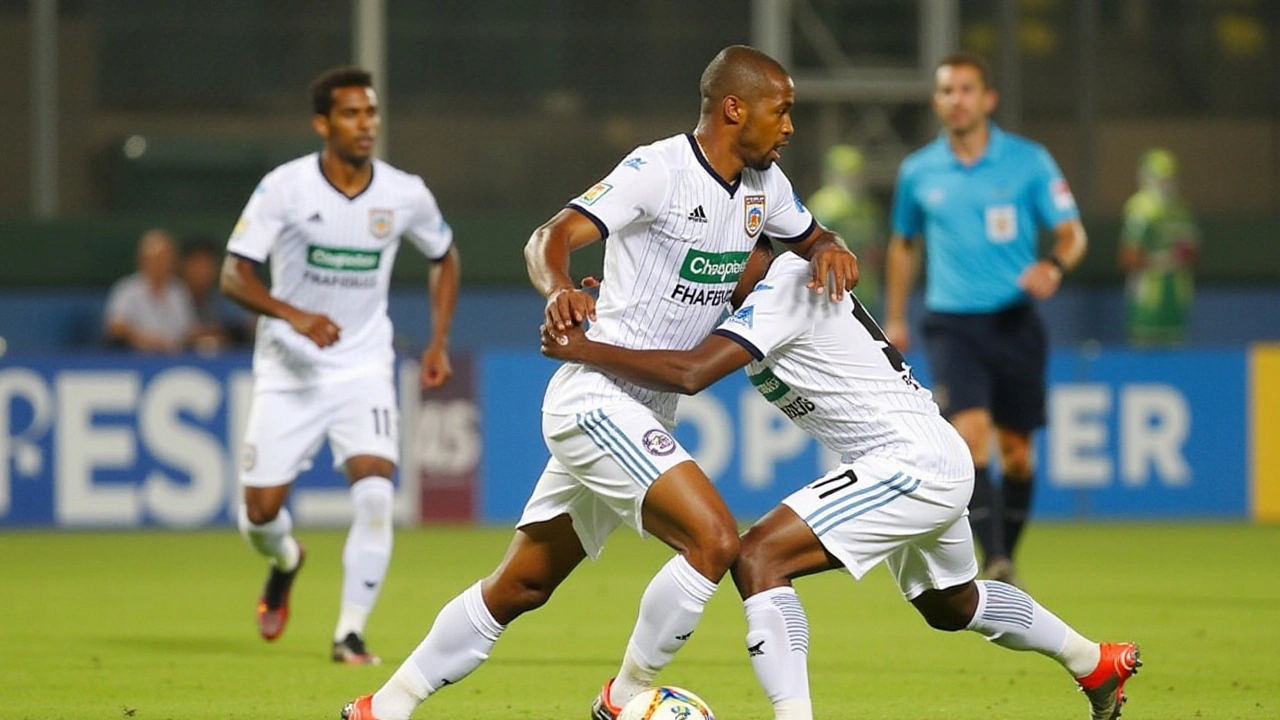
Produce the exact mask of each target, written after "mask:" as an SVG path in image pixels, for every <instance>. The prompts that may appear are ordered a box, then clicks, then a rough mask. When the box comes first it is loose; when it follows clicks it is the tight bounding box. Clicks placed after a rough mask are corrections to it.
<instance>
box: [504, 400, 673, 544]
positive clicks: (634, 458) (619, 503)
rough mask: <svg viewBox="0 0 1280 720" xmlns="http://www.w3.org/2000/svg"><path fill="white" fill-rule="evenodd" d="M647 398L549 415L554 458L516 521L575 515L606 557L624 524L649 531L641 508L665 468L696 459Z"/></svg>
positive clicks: (546, 426) (545, 425)
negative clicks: (646, 404) (608, 543)
mask: <svg viewBox="0 0 1280 720" xmlns="http://www.w3.org/2000/svg"><path fill="white" fill-rule="evenodd" d="M671 430H672V428H669V427H667V426H665V425H664V424H663V423H662V422H661V421H659V420H658V419H657V418H656V417H655V416H654V414H653V413H652V412H651V411H650V410H649V409H648V408H646V407H644V406H642V405H636V406H634V407H629V406H620V407H611V408H609V409H607V410H605V409H602V410H595V411H593V412H590V413H580V414H578V415H548V414H546V413H544V414H543V415H542V437H543V439H544V440H545V441H546V443H547V449H548V450H550V451H551V459H550V460H548V461H547V467H546V469H544V470H543V471H542V476H541V477H540V478H538V484H537V485H535V486H534V488H533V493H532V494H531V495H530V496H529V501H528V502H527V503H526V504H525V506H524V513H523V514H522V515H521V516H520V522H518V523H516V527H522V526H524V525H529V524H532V523H536V522H544V521H547V520H551V519H552V518H555V517H558V516H560V515H564V514H566V513H567V514H568V515H569V517H570V518H572V519H573V528H574V530H575V531H576V532H577V533H578V539H579V540H581V542H582V548H583V549H584V550H586V551H587V555H589V556H590V557H591V558H593V559H594V558H597V557H599V556H600V551H601V550H602V549H604V541H605V539H606V538H608V537H609V533H611V532H613V531H614V529H615V528H617V527H618V525H619V524H620V523H626V524H627V525H630V526H631V527H633V528H635V529H636V530H637V531H639V533H640V535H641V537H644V535H645V532H644V527H643V524H642V522H641V515H640V509H641V507H642V505H643V503H644V494H645V492H647V491H648V489H649V486H650V485H652V484H653V481H654V480H657V479H658V477H659V476H660V475H662V474H663V473H665V472H666V471H668V470H670V469H671V468H673V467H675V466H676V465H679V464H680V463H682V462H685V461H687V460H692V459H693V458H692V457H690V456H689V453H688V451H686V450H685V449H684V448H683V447H681V446H680V443H678V442H676V439H675V438H674V437H672V436H671Z"/></svg>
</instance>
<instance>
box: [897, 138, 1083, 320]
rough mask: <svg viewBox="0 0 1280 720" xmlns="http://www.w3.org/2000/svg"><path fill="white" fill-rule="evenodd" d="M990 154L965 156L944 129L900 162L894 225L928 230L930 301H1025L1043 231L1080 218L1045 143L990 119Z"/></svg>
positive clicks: (954, 304) (970, 309)
mask: <svg viewBox="0 0 1280 720" xmlns="http://www.w3.org/2000/svg"><path fill="white" fill-rule="evenodd" d="M988 127H989V128H990V139H989V141H988V143H987V151H986V153H985V154H984V155H983V156H982V157H981V158H979V159H978V161H977V162H975V163H974V164H973V165H965V164H963V163H961V162H960V159H959V158H957V157H956V154H955V153H954V152H953V151H952V150H951V144H950V142H949V141H948V140H947V136H946V133H945V132H944V133H942V134H941V135H939V137H938V139H937V140H934V141H933V142H931V143H929V144H928V145H926V146H924V147H923V148H920V149H919V150H917V151H915V152H914V153H912V154H911V155H909V156H908V157H907V159H906V160H904V161H903V162H902V167H901V168H900V169H899V171H898V184H897V187H896V189H895V190H894V196H893V231H894V232H895V233H896V234H898V235H901V236H902V237H903V238H906V239H907V240H914V239H915V238H917V237H920V236H923V237H924V239H925V242H926V243H928V246H927V253H926V254H927V256H928V261H927V266H926V269H927V271H928V280H927V285H926V288H925V306H927V307H928V308H929V309H930V310H933V311H936V312H949V313H986V312H994V311H997V310H1001V309H1003V308H1007V307H1010V306H1012V305H1016V304H1018V303H1022V302H1025V301H1026V300H1027V299H1028V296H1027V294H1026V293H1024V292H1023V291H1022V289H1021V288H1019V287H1018V276H1019V275H1021V274H1022V271H1023V270H1025V269H1026V268H1027V267H1028V266H1029V265H1031V264H1032V263H1034V262H1036V261H1037V259H1038V257H1039V252H1038V250H1039V240H1040V231H1041V230H1042V229H1044V230H1051V229H1053V228H1054V227H1056V226H1058V225H1059V224H1061V223H1063V222H1066V221H1069V220H1074V219H1076V218H1078V217H1080V212H1079V210H1077V209H1076V201H1075V198H1074V197H1072V195H1071V189H1070V188H1069V187H1067V181H1066V180H1065V179H1064V178H1063V177H1062V171H1061V170H1059V169H1058V164H1057V163H1055V162H1054V161H1053V158H1052V157H1051V156H1050V155H1049V151H1048V150H1045V148H1044V146H1043V145H1040V144H1039V143H1036V142H1032V141H1030V140H1028V139H1026V138H1024V137H1020V136H1018V135H1013V134H1011V133H1006V132H1004V131H1003V130H1001V129H1000V128H998V127H996V125H995V124H994V123H991V124H989V126H988Z"/></svg>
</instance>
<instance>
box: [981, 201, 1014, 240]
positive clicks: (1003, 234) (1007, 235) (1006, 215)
mask: <svg viewBox="0 0 1280 720" xmlns="http://www.w3.org/2000/svg"><path fill="white" fill-rule="evenodd" d="M1016 237H1018V211H1017V210H1016V209H1015V208H1014V207H1013V206H1012V205H988V206H987V239H988V240H990V241H991V242H994V243H1007V242H1009V241H1010V240H1013V239H1014V238H1016Z"/></svg>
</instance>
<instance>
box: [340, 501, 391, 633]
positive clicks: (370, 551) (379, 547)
mask: <svg viewBox="0 0 1280 720" xmlns="http://www.w3.org/2000/svg"><path fill="white" fill-rule="evenodd" d="M394 497H395V486H394V485H392V484H391V481H390V480H388V479H387V478H384V477H367V478H364V479H362V480H357V481H356V482H355V483H354V484H352V486H351V504H352V507H353V508H354V509H355V514H354V517H353V518H352V520H351V530H350V532H348V533H347V544H346V545H345V546H344V547H343V548H342V573H343V574H342V610H341V613H340V614H339V615H338V625H337V627H336V628H334V631H333V639H334V640H341V639H343V638H345V637H346V636H347V633H356V634H357V635H363V634H364V624H365V621H366V620H367V619H368V618H369V611H370V610H372V609H373V605H374V603H376V602H377V601H378V593H379V592H380V591H381V590H382V581H383V580H384V579H386V577H387V565H388V563H390V562H391V543H392V522H391V504H392V500H393V498H394Z"/></svg>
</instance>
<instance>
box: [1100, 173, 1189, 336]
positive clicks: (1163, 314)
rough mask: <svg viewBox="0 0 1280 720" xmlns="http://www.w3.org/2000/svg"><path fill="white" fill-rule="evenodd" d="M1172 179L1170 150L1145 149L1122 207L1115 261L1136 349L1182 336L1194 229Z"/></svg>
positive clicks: (1174, 179) (1187, 316) (1186, 313)
mask: <svg viewBox="0 0 1280 720" xmlns="http://www.w3.org/2000/svg"><path fill="white" fill-rule="evenodd" d="M1177 179H1178V159H1177V157H1175V156H1174V154H1173V153H1172V152H1169V151H1168V150H1165V149H1163V148H1152V149H1150V150H1147V151H1146V152H1145V153H1143V154H1142V158H1141V159H1140V160H1139V161H1138V192H1136V193H1134V194H1133V196H1132V197H1130V198H1129V200H1128V201H1127V202H1126V203H1125V205H1124V229H1123V230H1122V231H1121V236H1120V251H1119V264H1120V269H1121V270H1123V271H1124V272H1125V273H1126V274H1127V276H1128V278H1127V282H1126V284H1125V296H1126V301H1127V307H1126V322H1127V327H1128V334H1129V341H1130V342H1131V343H1132V344H1134V345H1135V346H1138V347H1160V346H1163V347H1170V346H1176V345H1180V344H1181V343H1182V340H1183V338H1184V336H1185V334H1186V329H1187V320H1188V319H1189V316H1190V311H1191V301H1192V297H1193V293H1194V289H1193V286H1192V276H1191V268H1192V265H1194V264H1195V261H1196V256H1197V255H1198V254H1199V246H1200V230H1199V229H1198V228H1197V227H1196V223H1195V219H1194V218H1193V217H1192V215H1191V211H1190V210H1189V209H1188V208H1187V205H1186V203H1184V202H1183V201H1182V198H1181V197H1179V196H1178V188H1177Z"/></svg>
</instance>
